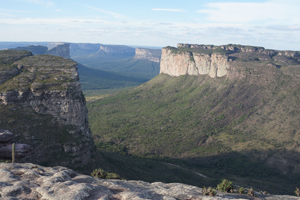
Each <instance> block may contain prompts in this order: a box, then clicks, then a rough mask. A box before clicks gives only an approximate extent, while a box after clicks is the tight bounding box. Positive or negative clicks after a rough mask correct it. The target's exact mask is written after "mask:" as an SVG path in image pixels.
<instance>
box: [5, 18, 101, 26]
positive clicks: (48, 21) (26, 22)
mask: <svg viewBox="0 0 300 200" xmlns="http://www.w3.org/2000/svg"><path fill="white" fill-rule="evenodd" d="M103 22H104V21H102V20H86V19H52V18H23V19H0V24H10V25H38V24H53V25H70V24H78V23H82V24H84V23H103Z"/></svg>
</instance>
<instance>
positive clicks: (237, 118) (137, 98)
mask: <svg viewBox="0 0 300 200" xmlns="http://www.w3.org/2000/svg"><path fill="white" fill-rule="evenodd" d="M247 48H248V47H247ZM230 55H232V57H233V55H234V56H235V57H234V59H233V60H234V61H233V64H232V65H234V69H231V68H229V71H230V69H231V70H232V71H231V72H230V73H232V74H234V77H233V76H231V78H228V77H226V76H223V77H216V78H211V77H210V76H208V75H198V76H190V75H181V76H178V77H171V76H169V75H166V74H160V75H158V76H157V77H155V78H154V79H152V80H151V81H149V82H147V83H144V84H142V85H140V86H138V87H136V88H134V89H131V90H128V91H123V92H120V93H118V94H115V95H113V96H110V97H108V98H103V99H101V100H98V101H95V102H91V103H88V110H89V120H90V127H91V130H92V133H93V135H94V139H95V142H96V145H97V147H98V149H99V150H101V151H103V152H114V153H115V155H116V156H117V154H120V155H122V156H124V159H122V161H120V162H118V164H114V168H115V169H116V170H117V171H118V172H119V173H120V174H122V170H121V169H122V167H123V166H124V165H125V163H127V162H125V160H126V157H132V160H134V159H139V158H145V159H146V158H147V159H149V160H152V161H153V162H154V161H155V162H156V161H161V162H169V163H173V164H179V165H180V166H184V167H186V168H189V169H190V170H196V171H198V172H200V173H203V174H205V175H207V176H209V177H212V178H214V179H218V180H219V179H222V178H229V179H232V180H234V182H235V183H236V184H240V185H243V186H247V187H254V188H255V189H257V190H267V191H269V192H271V193H285V194H286V193H292V192H293V190H294V188H295V187H296V186H297V185H299V175H300V174H299V173H300V171H299V164H300V160H299V152H300V146H299V142H300V137H299V136H300V132H299V123H298V122H299V119H300V115H299V111H300V106H299V101H300V82H299V80H298V78H297V76H298V75H299V73H300V71H299V59H298V57H283V56H280V55H279V54H277V56H273V57H271V58H268V59H269V60H267V59H266V56H265V55H262V56H261V57H260V54H256V53H253V52H250V53H249V52H248V53H241V54H240V55H238V54H233V53H232V52H231V54H230ZM251 56H252V57H254V56H258V57H257V59H252V57H251ZM263 58H264V59H265V60H263ZM189 62H192V61H191V60H190V61H189ZM284 63H285V64H284ZM279 64H280V66H279ZM232 77H233V78H232ZM113 158H115V157H114V156H111V157H110V160H111V162H112V163H113V162H116V161H115V160H114V159H113ZM132 162H134V161H132ZM141 170H142V169H141ZM156 173H158V176H159V172H156ZM133 174H134V170H132V171H128V172H123V174H122V176H123V177H131V178H134V175H133ZM136 178H137V177H136ZM146 180H148V179H146ZM158 181H159V178H158ZM194 184H195V183H194ZM197 185H201V186H203V185H206V186H208V185H207V184H202V183H201V184H197ZM283 186H284V187H283Z"/></svg>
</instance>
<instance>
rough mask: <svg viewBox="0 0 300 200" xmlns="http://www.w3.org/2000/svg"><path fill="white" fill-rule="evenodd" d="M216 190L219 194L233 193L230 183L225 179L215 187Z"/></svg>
mask: <svg viewBox="0 0 300 200" xmlns="http://www.w3.org/2000/svg"><path fill="white" fill-rule="evenodd" d="M217 189H218V190H220V191H221V192H228V193H229V192H231V193H232V192H233V190H232V189H233V186H232V182H231V181H228V180H227V179H223V180H222V182H221V183H220V184H218V185H217Z"/></svg>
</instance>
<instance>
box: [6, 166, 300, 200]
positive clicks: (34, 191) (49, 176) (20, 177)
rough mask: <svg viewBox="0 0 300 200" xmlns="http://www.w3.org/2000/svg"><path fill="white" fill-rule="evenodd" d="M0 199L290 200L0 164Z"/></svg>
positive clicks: (70, 171)
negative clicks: (214, 193)
mask: <svg viewBox="0 0 300 200" xmlns="http://www.w3.org/2000/svg"><path fill="white" fill-rule="evenodd" d="M0 195H1V196H0V198H1V199H3V200H6V199H7V200H8V199H9V200H15V199H24V200H25V199H26V200H37V199H41V200H69V199H70V200H74V199H76V200H142V199H154V200H200V199H201V200H210V199H211V200H214V199H219V200H221V199H223V200H227V199H266V200H271V199H272V200H283V199H287V200H292V199H300V198H298V197H293V196H278V195H260V196H258V197H255V198H253V197H251V196H248V195H238V194H228V193H222V192H218V194H217V196H215V197H211V196H204V195H202V189H201V188H198V187H195V186H190V185H185V184H180V183H168V184H166V183H161V182H155V183H147V182H143V181H126V180H106V179H99V178H93V177H91V176H87V175H82V174H79V173H77V172H75V171H73V170H71V169H68V168H66V167H42V166H40V165H35V164H31V163H24V164H14V165H13V164H10V163H0Z"/></svg>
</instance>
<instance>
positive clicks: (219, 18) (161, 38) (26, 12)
mask: <svg viewBox="0 0 300 200" xmlns="http://www.w3.org/2000/svg"><path fill="white" fill-rule="evenodd" d="M0 5H1V6H0V41H18V42H20V41H22V42H26V41H28V42H72V43H101V44H121V45H136V46H159V47H164V46H176V45H177V43H191V44H213V45H223V44H242V45H253V46H263V47H265V48H268V49H278V50H300V37H299V36H300V1H299V0H266V1H264V0H260V1H259V0H247V1H241V0H188V1H184V0H150V1H149V0H105V1H104V0H0Z"/></svg>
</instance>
